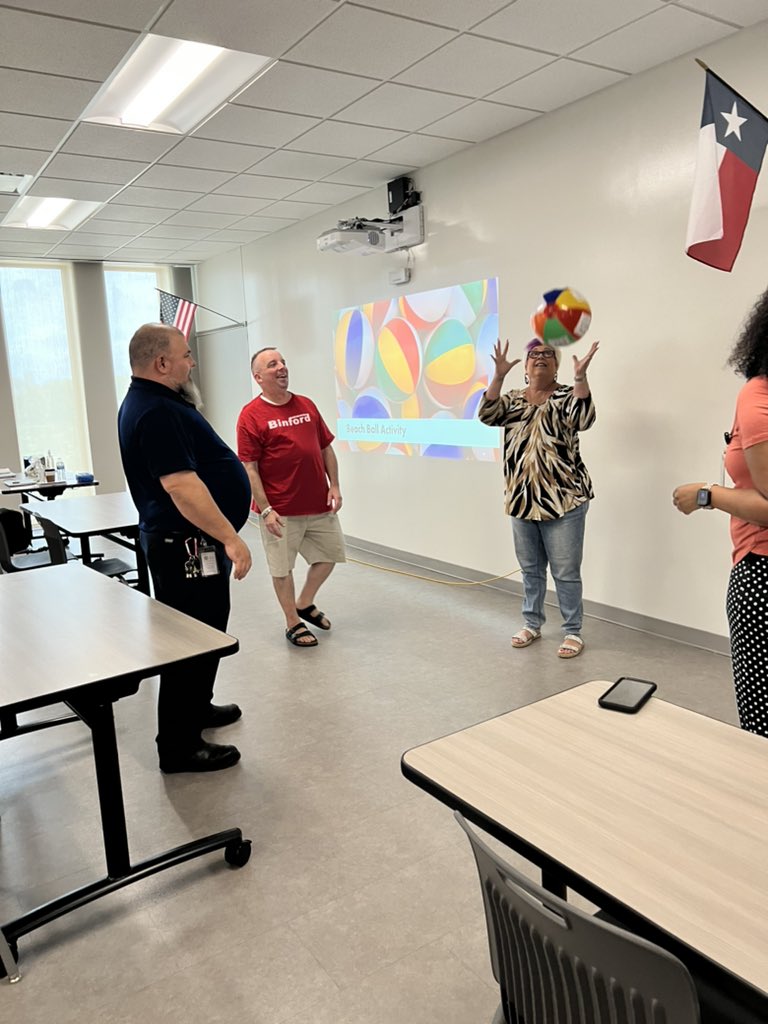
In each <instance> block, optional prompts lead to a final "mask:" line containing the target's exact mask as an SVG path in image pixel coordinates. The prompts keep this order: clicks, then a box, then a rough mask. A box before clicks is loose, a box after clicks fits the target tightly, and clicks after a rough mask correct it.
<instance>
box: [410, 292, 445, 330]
mask: <svg viewBox="0 0 768 1024" xmlns="http://www.w3.org/2000/svg"><path fill="white" fill-rule="evenodd" d="M450 301H451V289H450V288H433V289H432V290H431V291H428V292H415V293H414V294H413V295H404V296H402V297H401V298H400V299H399V300H398V304H399V306H400V315H401V316H402V317H403V318H404V319H406V320H407V321H408V323H409V324H412V325H413V326H414V327H415V328H416V330H417V331H424V330H428V329H429V328H430V327H433V326H434V325H435V324H436V323H437V322H438V320H441V319H442V318H443V317H444V316H445V314H446V312H447V310H448V306H449V304H450Z"/></svg>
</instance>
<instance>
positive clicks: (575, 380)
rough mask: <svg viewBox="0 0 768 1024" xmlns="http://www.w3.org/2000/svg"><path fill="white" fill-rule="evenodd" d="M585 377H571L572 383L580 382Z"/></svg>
mask: <svg viewBox="0 0 768 1024" xmlns="http://www.w3.org/2000/svg"><path fill="white" fill-rule="evenodd" d="M586 379H587V378H586V377H574V378H573V380H574V383H576V384H580V383H581V382H582V381H583V380H586Z"/></svg>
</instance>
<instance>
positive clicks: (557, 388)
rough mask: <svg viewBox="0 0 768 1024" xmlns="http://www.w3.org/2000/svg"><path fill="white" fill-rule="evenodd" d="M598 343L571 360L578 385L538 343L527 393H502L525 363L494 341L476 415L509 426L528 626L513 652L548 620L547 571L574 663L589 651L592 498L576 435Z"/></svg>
mask: <svg viewBox="0 0 768 1024" xmlns="http://www.w3.org/2000/svg"><path fill="white" fill-rule="evenodd" d="M597 349H598V342H595V343H594V344H593V345H592V347H591V348H590V350H589V352H588V353H587V354H586V356H584V358H583V359H577V358H576V356H574V357H573V379H574V385H573V387H570V386H569V385H566V384H561V383H558V380H557V372H558V369H559V363H560V352H559V350H558V349H554V348H551V347H550V346H549V345H545V344H543V343H542V342H540V341H532V342H530V343H529V345H528V346H527V351H526V358H525V383H526V387H525V388H522V389H520V390H513V391H508V392H507V393H506V394H504V395H502V394H501V387H502V384H503V383H504V378H505V377H506V376H507V374H508V373H509V371H510V370H511V369H512V368H513V367H514V366H516V365H517V364H518V363H519V362H520V360H519V359H513V360H511V361H510V359H509V342H508V341H507V342H506V343H505V344H504V345H503V346H502V344H501V340H499V341H498V342H497V343H496V346H495V348H494V353H493V361H494V364H495V366H496V373H495V375H494V377H493V380H492V381H491V383H490V386H489V387H488V390H487V391H486V392H485V395H484V397H483V401H482V402H481V404H480V409H479V412H478V415H479V417H480V419H481V420H482V422H483V423H485V424H487V425H488V426H491V427H503V428H504V478H505V485H506V487H505V490H506V501H505V511H506V513H507V515H508V516H511V518H512V535H513V539H514V543H515V554H516V555H517V560H518V562H519V563H520V568H521V570H522V578H523V609H522V611H523V621H524V626H523V628H522V629H520V630H519V631H518V632H517V633H515V635H514V636H513V637H512V646H513V647H518V648H520V647H528V646H529V644H532V643H533V641H534V640H538V639H539V637H540V636H541V627H542V626H543V624H544V621H545V618H546V616H545V613H544V597H545V595H546V590H547V566H549V570H550V572H551V573H552V578H553V579H554V581H555V591H556V593H557V600H558V604H559V605H560V614H561V615H562V617H563V633H564V636H563V641H562V643H561V645H560V648H559V649H558V655H559V657H561V658H575V657H576V656H577V655H578V654H581V651H582V649H583V647H584V641H583V639H582V637H581V626H582V619H583V603H582V584H581V559H582V552H583V548H584V523H585V520H586V515H587V510H588V508H589V502H590V500H591V498H593V497H594V494H593V492H592V481H591V480H590V478H589V473H588V472H587V467H586V466H585V465H584V463H583V462H582V459H581V454H580V452H579V436H578V435H579V431H581V430H587V429H589V427H591V426H592V424H593V423H594V422H595V405H594V402H593V401H592V393H591V391H590V388H589V383H588V382H587V369H588V367H589V364H590V362H591V361H592V358H593V356H594V355H595V353H596V352H597Z"/></svg>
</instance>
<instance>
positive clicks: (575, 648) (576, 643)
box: [557, 633, 584, 658]
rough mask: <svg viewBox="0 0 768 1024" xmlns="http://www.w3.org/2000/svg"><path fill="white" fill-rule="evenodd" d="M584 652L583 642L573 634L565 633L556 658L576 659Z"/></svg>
mask: <svg viewBox="0 0 768 1024" xmlns="http://www.w3.org/2000/svg"><path fill="white" fill-rule="evenodd" d="M583 650H584V641H583V640H582V639H581V637H580V636H576V634H575V633H566V635H565V636H564V637H563V642H562V643H561V644H560V649H559V650H558V652H557V656H558V658H578V656H579V655H580V654H581V652H582V651H583Z"/></svg>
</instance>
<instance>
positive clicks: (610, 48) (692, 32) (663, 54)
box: [574, 6, 735, 71]
mask: <svg viewBox="0 0 768 1024" xmlns="http://www.w3.org/2000/svg"><path fill="white" fill-rule="evenodd" d="M734 31H735V29H733V28H731V27H730V26H729V25H724V24H723V23H722V22H719V21H713V20H712V19H711V18H705V17H703V16H702V15H700V14H693V13H692V12H691V11H684V10H681V8H679V7H671V6H666V7H664V8H662V9H661V10H660V11H657V12H656V13H655V14H649V15H647V16H646V17H645V18H642V19H641V20H640V21H636V22H634V24H632V25H627V26H626V27H625V28H620V29H619V30H618V31H617V32H612V33H611V35H608V36H605V37H604V38H603V39H600V40H598V41H597V42H595V43H591V44H590V45H589V46H585V47H584V48H583V49H581V50H577V51H576V52H575V54H574V56H577V57H578V58H579V59H580V60H586V61H589V62H590V63H593V64H604V65H607V66H608V67H611V68H614V69H616V70H617V71H644V70H645V69H646V68H650V67H655V66H656V65H657V64H662V63H663V62H664V61H667V60H671V59H672V58H673V57H679V56H680V55H681V54H683V53H688V52H689V51H690V50H693V49H695V48H696V47H698V46H705V45H706V44H707V43H713V42H714V41H715V40H716V39H722V38H723V37H724V36H728V35H731V34H732V33H733V32H734Z"/></svg>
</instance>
